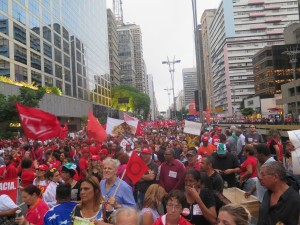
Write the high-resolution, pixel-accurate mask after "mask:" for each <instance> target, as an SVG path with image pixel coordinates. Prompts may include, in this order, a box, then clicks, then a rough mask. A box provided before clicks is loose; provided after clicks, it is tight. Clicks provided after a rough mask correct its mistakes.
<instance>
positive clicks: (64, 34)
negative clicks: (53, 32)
mask: <svg viewBox="0 0 300 225" xmlns="http://www.w3.org/2000/svg"><path fill="white" fill-rule="evenodd" d="M63 37H64V39H66V40H67V41H68V40H69V32H68V31H67V29H66V28H64V27H63Z"/></svg>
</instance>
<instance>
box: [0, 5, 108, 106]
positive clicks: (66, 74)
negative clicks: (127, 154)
mask: <svg viewBox="0 0 300 225" xmlns="http://www.w3.org/2000/svg"><path fill="white" fill-rule="evenodd" d="M0 16H1V29H0V39H1V42H0V43H1V44H0V45H1V51H0V63H1V65H2V66H1V69H0V74H1V75H2V76H7V77H10V78H11V79H13V80H18V81H24V82H28V83H32V82H35V83H36V84H37V85H40V86H56V87H58V88H60V89H61V91H62V93H63V95H65V96H70V97H74V98H77V99H82V100H86V101H91V102H93V103H96V104H101V105H105V106H110V105H111V98H110V92H111V90H110V78H109V59H108V48H107V18H106V1H105V0H100V1H99V0H89V1H81V0H73V1H68V0H52V1H50V0H43V1H39V0H30V1H29V0H1V1H0Z"/></svg>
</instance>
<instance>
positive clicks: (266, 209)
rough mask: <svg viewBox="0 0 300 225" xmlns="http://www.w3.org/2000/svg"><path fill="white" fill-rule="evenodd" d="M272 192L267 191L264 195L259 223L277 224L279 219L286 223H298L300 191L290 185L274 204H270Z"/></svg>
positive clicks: (288, 224) (292, 224) (286, 224)
mask: <svg viewBox="0 0 300 225" xmlns="http://www.w3.org/2000/svg"><path fill="white" fill-rule="evenodd" d="M271 194H272V192H271V191H266V193H265V195H264V198H263V201H262V203H261V205H260V207H259V218H258V223H257V225H275V224H278V222H279V221H280V222H281V223H283V224H284V225H297V224H298V221H299V213H300V195H299V193H297V192H296V191H295V190H294V189H293V188H292V187H289V188H288V189H287V190H286V191H285V192H284V193H283V194H282V195H281V196H280V198H279V200H278V202H277V203H276V204H275V205H273V206H270V198H271Z"/></svg>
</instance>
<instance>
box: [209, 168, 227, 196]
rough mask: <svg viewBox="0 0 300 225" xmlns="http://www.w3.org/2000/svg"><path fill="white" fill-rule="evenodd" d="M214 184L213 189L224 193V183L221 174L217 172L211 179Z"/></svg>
mask: <svg viewBox="0 0 300 225" xmlns="http://www.w3.org/2000/svg"><path fill="white" fill-rule="evenodd" d="M209 178H210V180H211V183H212V189H213V190H215V191H218V192H220V193H223V188H224V182H223V179H222V177H221V175H220V174H218V173H217V172H216V171H215V172H214V173H213V174H212V175H211V176H210V177H209Z"/></svg>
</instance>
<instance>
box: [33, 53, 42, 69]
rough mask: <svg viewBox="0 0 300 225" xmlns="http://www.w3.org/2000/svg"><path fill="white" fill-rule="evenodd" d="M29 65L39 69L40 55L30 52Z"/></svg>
mask: <svg viewBox="0 0 300 225" xmlns="http://www.w3.org/2000/svg"><path fill="white" fill-rule="evenodd" d="M30 58H31V67H33V68H36V69H38V70H41V56H39V55H38V54H35V53H33V52H31V57H30Z"/></svg>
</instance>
